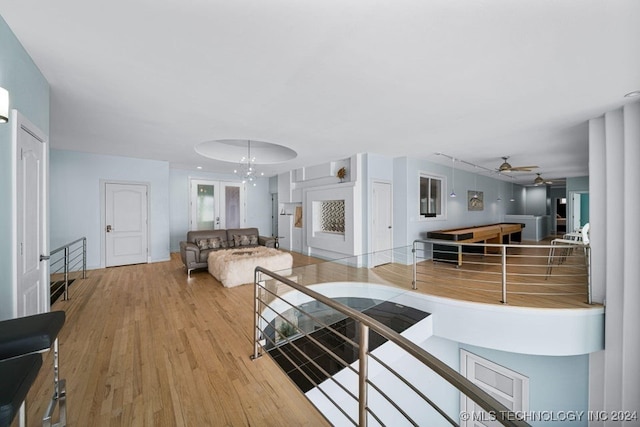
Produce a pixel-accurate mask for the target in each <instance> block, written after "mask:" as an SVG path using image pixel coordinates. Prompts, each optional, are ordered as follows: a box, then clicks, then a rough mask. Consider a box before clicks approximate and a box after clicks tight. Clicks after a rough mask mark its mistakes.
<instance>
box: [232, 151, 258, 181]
mask: <svg viewBox="0 0 640 427" xmlns="http://www.w3.org/2000/svg"><path fill="white" fill-rule="evenodd" d="M255 162H256V158H255V157H251V141H250V140H247V156H246V157H244V156H243V157H242V159H240V163H239V164H238V168H237V169H234V170H233V173H235V174H236V175H238V177H240V178H241V179H242V183H243V184H246V183H247V182H251V183H253V186H254V187H255V186H256V180H257V179H258V176H264V172H261V173H258V171H257V170H256V164H255Z"/></svg>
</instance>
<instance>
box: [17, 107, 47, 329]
mask: <svg viewBox="0 0 640 427" xmlns="http://www.w3.org/2000/svg"><path fill="white" fill-rule="evenodd" d="M11 122H12V123H13V129H12V136H11V206H12V215H11V242H12V247H13V248H14V249H13V250H12V251H11V255H12V257H13V260H12V262H11V270H12V271H11V281H12V287H13V290H12V292H13V308H12V312H13V317H17V316H18V297H19V295H18V261H19V257H18V254H19V251H20V248H19V245H20V243H19V242H18V227H19V224H18V133H19V130H20V129H23V130H24V131H26V132H28V133H29V134H31V135H32V136H33V137H34V138H36V139H37V140H38V141H40V142H41V143H42V182H41V189H42V194H41V197H40V203H41V205H42V213H41V218H40V224H38V226H39V227H40V235H41V236H42V238H41V241H40V255H49V138H48V137H47V136H46V135H45V134H44V133H43V132H42V131H41V130H40V129H38V127H37V126H35V125H34V124H33V123H31V122H30V121H29V120H28V119H27V118H26V117H25V116H23V115H22V114H21V113H20V112H19V111H18V110H16V109H13V110H11ZM40 264H41V265H40V283H41V286H40V289H39V292H40V307H38V310H39V312H40V313H44V312H47V311H49V310H50V306H51V302H50V299H49V263H48V262H43V261H40ZM34 314H35V313H34Z"/></svg>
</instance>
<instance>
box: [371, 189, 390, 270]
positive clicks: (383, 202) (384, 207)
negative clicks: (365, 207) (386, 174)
mask: <svg viewBox="0 0 640 427" xmlns="http://www.w3.org/2000/svg"><path fill="white" fill-rule="evenodd" d="M372 207H373V219H372V240H373V241H372V250H373V265H374V266H376V265H382V264H387V263H390V262H392V261H393V251H392V248H393V229H392V224H393V217H392V209H393V199H392V194H391V184H390V183H388V182H374V183H373V190H372Z"/></svg>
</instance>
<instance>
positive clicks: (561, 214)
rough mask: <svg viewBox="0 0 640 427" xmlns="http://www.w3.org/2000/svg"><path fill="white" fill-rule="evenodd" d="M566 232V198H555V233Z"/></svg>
mask: <svg viewBox="0 0 640 427" xmlns="http://www.w3.org/2000/svg"><path fill="white" fill-rule="evenodd" d="M566 232H567V198H566V197H560V198H557V199H556V234H564V233H566Z"/></svg>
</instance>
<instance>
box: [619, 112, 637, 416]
mask: <svg viewBox="0 0 640 427" xmlns="http://www.w3.org/2000/svg"><path fill="white" fill-rule="evenodd" d="M639 187H640V102H636V103H634V104H630V105H627V106H626V107H625V108H624V214H623V216H624V231H623V233H624V272H623V275H624V280H623V283H624V300H623V306H622V312H623V319H622V322H623V323H622V328H621V329H622V342H623V346H622V365H623V378H624V380H623V381H624V382H623V383H622V409H627V408H629V410H633V409H638V407H639V406H640V368H639V365H640V257H639V256H638V254H640V247H639V246H638V236H640V200H639V199H638V195H639V194H640V192H639V191H638V190H639Z"/></svg>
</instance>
